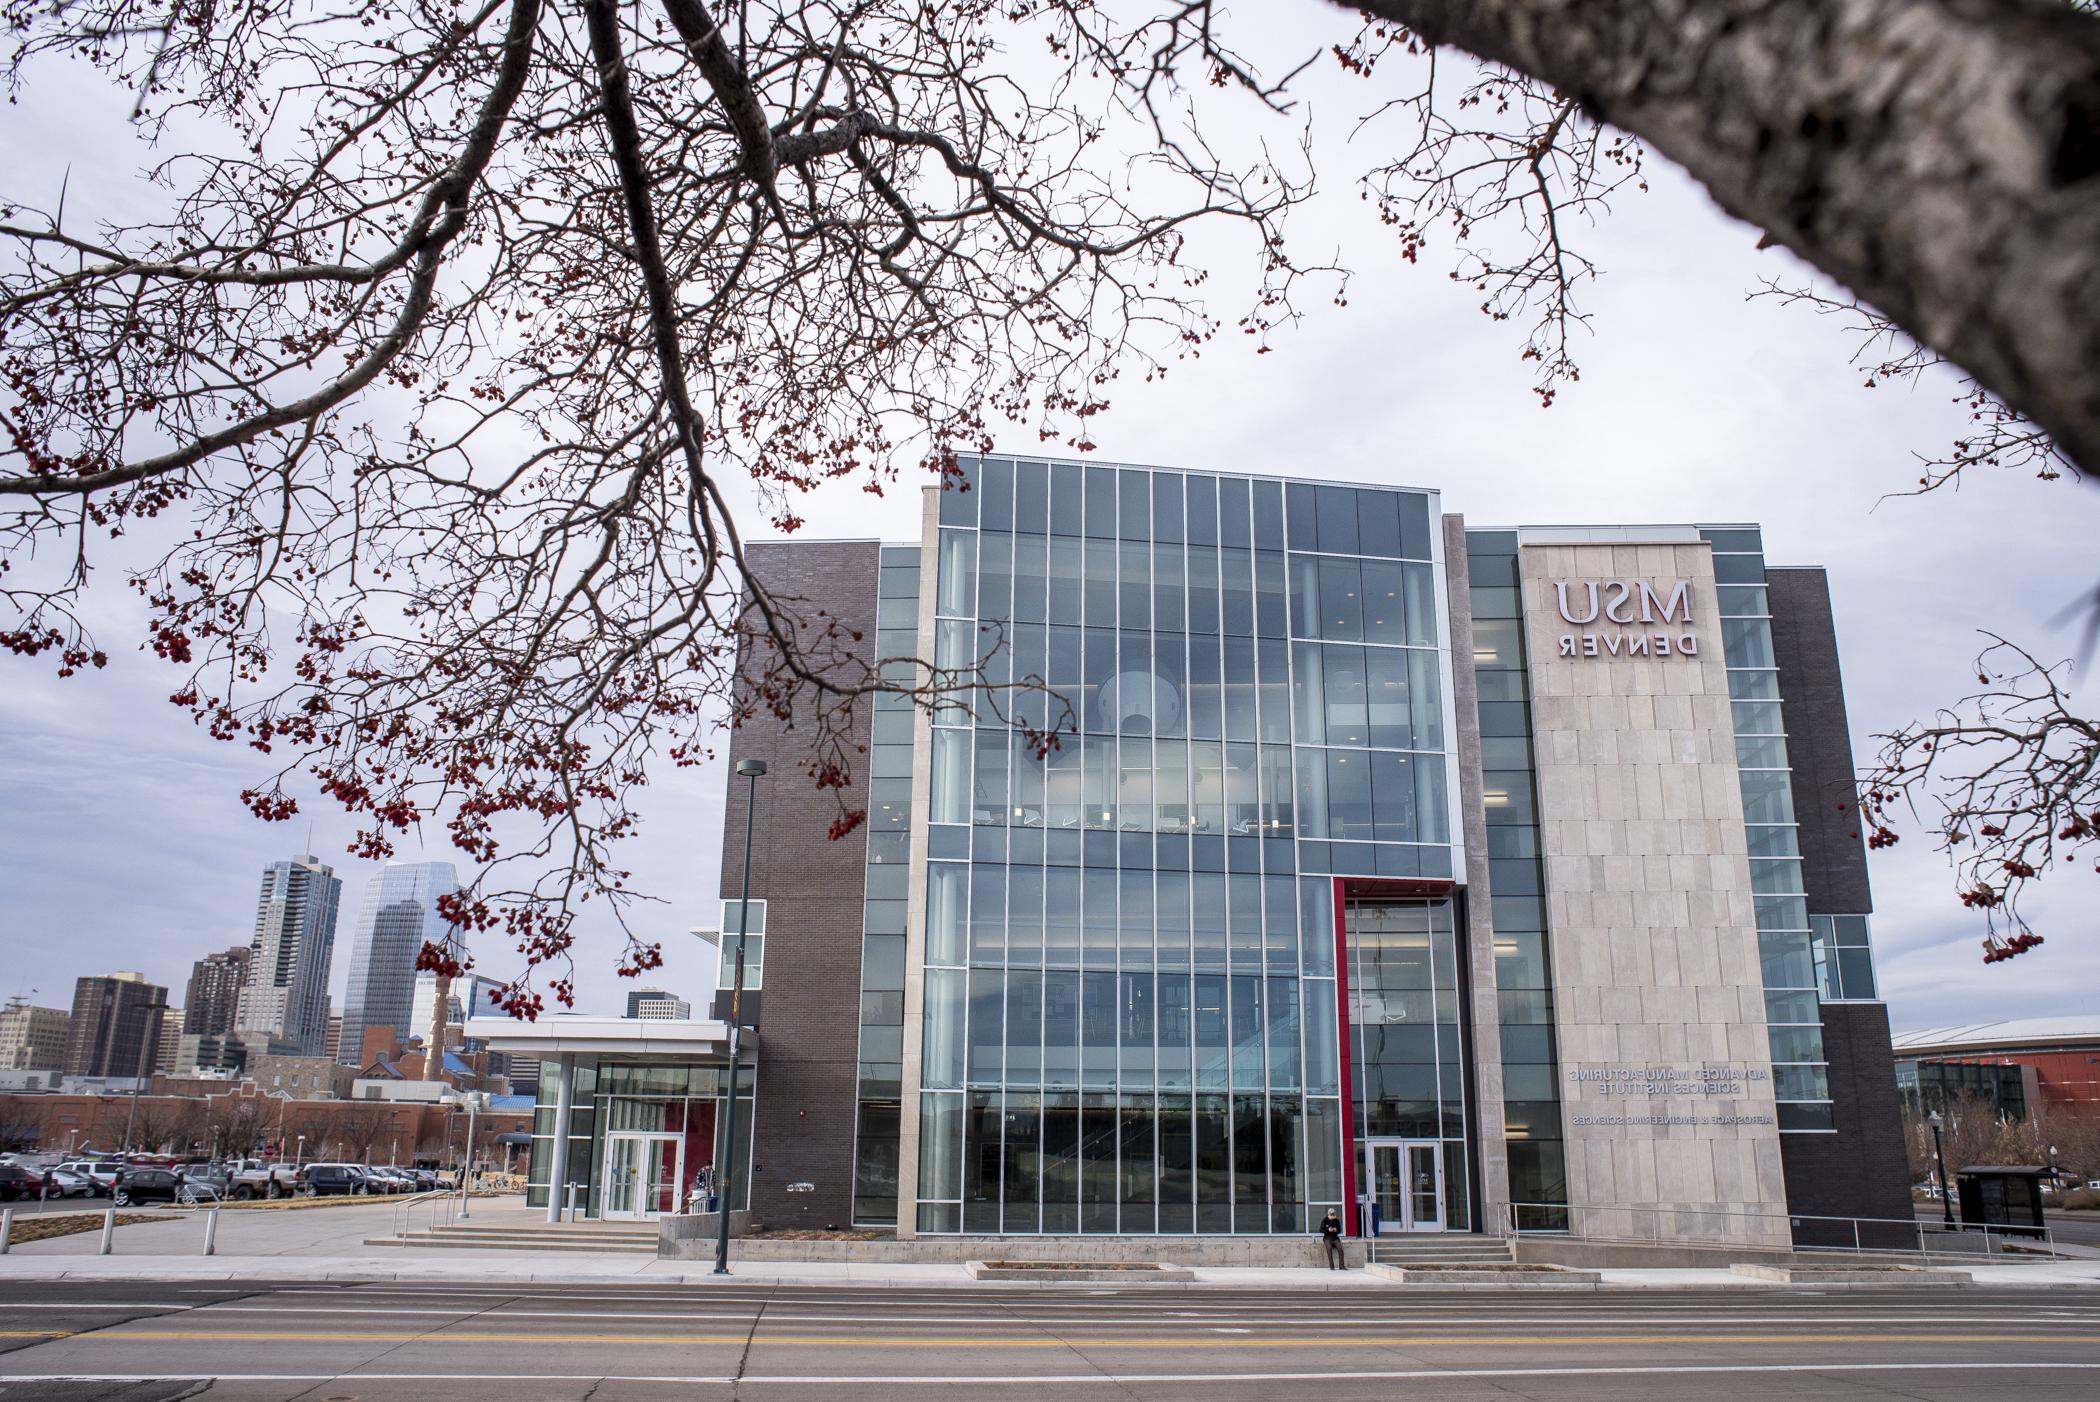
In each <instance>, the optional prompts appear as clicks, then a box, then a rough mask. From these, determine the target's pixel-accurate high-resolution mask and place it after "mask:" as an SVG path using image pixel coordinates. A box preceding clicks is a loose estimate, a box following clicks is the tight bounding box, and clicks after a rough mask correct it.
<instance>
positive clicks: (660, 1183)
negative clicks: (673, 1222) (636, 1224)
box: [600, 1132, 685, 1221]
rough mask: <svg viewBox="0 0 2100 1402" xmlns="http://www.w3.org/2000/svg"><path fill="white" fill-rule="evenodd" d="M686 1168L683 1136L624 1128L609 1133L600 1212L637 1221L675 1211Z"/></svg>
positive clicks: (606, 1140) (608, 1215)
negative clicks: (645, 1132)
mask: <svg viewBox="0 0 2100 1402" xmlns="http://www.w3.org/2000/svg"><path fill="white" fill-rule="evenodd" d="M684 1168H685V1141H684V1138H683V1136H680V1135H676V1134H634V1133H622V1132H615V1133H612V1134H609V1135H607V1136H606V1138H605V1183H604V1189H603V1196H602V1197H601V1198H600V1215H601V1216H604V1217H608V1218H614V1219H626V1220H630V1221H638V1220H642V1219H646V1218H652V1217H657V1216H661V1215H662V1214H663V1213H666V1212H676V1211H677V1210H678V1185H679V1183H680V1182H681V1180H682V1178H683V1173H684Z"/></svg>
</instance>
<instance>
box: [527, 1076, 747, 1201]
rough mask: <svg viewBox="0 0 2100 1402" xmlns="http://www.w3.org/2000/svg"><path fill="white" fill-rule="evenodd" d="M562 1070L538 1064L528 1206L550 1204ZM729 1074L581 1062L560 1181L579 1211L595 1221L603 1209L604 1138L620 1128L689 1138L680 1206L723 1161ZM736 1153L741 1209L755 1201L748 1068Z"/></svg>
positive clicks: (735, 1188) (742, 1079)
mask: <svg viewBox="0 0 2100 1402" xmlns="http://www.w3.org/2000/svg"><path fill="white" fill-rule="evenodd" d="M560 1076H561V1072H560V1069H559V1067H558V1066H557V1065H556V1062H555V1059H554V1058H553V1057H547V1058H545V1059H543V1060H542V1061H541V1062H540V1090H539V1106H538V1108H537V1109H536V1110H535V1111H534V1112H533V1122H532V1157H531V1160H530V1164H529V1167H528V1168H527V1171H526V1187H525V1202H526V1205H527V1206H530V1207H545V1206H546V1205H547V1187H548V1184H549V1182H550V1181H551V1178H552V1174H551V1169H552V1167H553V1162H554V1150H555V1145H554V1104H555V1099H556V1097H557V1096H558V1094H559V1085H560ZM726 1080H727V1073H726V1068H724V1067H720V1066H688V1065H684V1064H658V1063H639V1062H624V1061H615V1060H610V1059H601V1058H598V1057H579V1058H577V1064H576V1071H575V1082H574V1085H573V1088H572V1093H571V1096H570V1102H569V1144H568V1166H567V1168H566V1170H565V1171H564V1172H563V1175H562V1181H563V1182H564V1184H567V1185H571V1186H573V1187H574V1188H575V1190H576V1196H575V1201H576V1206H577V1208H578V1209H579V1211H581V1213H582V1214H583V1215H585V1216H589V1217H596V1216H598V1215H599V1214H600V1210H601V1208H602V1206H603V1203H602V1201H601V1197H602V1193H603V1189H604V1172H605V1138H606V1135H607V1134H608V1133H611V1132H613V1131H617V1130H650V1131H655V1132H661V1133H677V1134H679V1135H681V1136H682V1137H683V1138H684V1140H685V1147H684V1168H685V1177H684V1182H682V1183H681V1184H679V1185H678V1194H679V1201H680V1202H683V1200H684V1198H685V1196H686V1195H687V1194H688V1193H689V1192H690V1190H691V1188H692V1186H693V1180H694V1178H695V1176H696V1175H698V1173H699V1172H700V1170H701V1169H702V1168H703V1167H707V1166H709V1165H712V1164H714V1163H717V1162H719V1161H721V1159H722V1158H723V1153H722V1142H721V1137H722V1136H721V1131H722V1129H723V1121H724V1119H725V1118H726V1117H727V1108H728V1107H727V1105H726V1103H725V1100H726V1097H725V1096H724V1095H723V1093H722V1091H723V1086H724V1083H725V1082H726ZM737 1080H738V1087H737V1107H736V1151H735V1154H734V1157H733V1159H732V1160H731V1161H732V1162H734V1163H735V1164H736V1165H737V1166H738V1169H739V1171H738V1172H737V1173H735V1174H733V1175H731V1182H730V1192H731V1194H732V1195H733V1196H734V1197H735V1199H736V1202H735V1207H736V1208H737V1209H738V1210H741V1209H743V1208H745V1207H747V1206H748V1205H749V1203H750V1177H751V1125H752V1105H753V1095H754V1089H755V1086H756V1080H757V1077H756V1072H755V1071H754V1069H753V1068H752V1067H751V1066H749V1065H746V1066H744V1067H742V1068H741V1070H740V1073H739V1075H738V1077H737Z"/></svg>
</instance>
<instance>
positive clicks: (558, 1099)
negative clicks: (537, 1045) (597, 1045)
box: [547, 1052, 576, 1222]
mask: <svg viewBox="0 0 2100 1402" xmlns="http://www.w3.org/2000/svg"><path fill="white" fill-rule="evenodd" d="M557 1064H558V1065H559V1066H560V1068H561V1075H560V1077H559V1079H557V1080H556V1082H555V1091H554V1154H553V1157H552V1158H551V1160H550V1161H549V1162H548V1165H547V1220H548V1221H549V1222H559V1221H561V1201H562V1189H563V1188H564V1187H565V1186H566V1184H565V1183H564V1181H563V1180H564V1179H565V1178H566V1177H567V1175H568V1171H569V1098H570V1096H571V1095H573V1094H574V1092H575V1088H576V1054H575V1053H574V1052H563V1053H562V1054H561V1055H560V1057H559V1058H557Z"/></svg>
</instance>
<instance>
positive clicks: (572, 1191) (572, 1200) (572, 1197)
mask: <svg viewBox="0 0 2100 1402" xmlns="http://www.w3.org/2000/svg"><path fill="white" fill-rule="evenodd" d="M568 1188H569V1220H570V1221H571V1222H573V1221H575V1220H576V1185H575V1184H574V1183H571V1184H569V1185H568Z"/></svg>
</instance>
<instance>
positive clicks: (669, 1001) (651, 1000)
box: [627, 988, 693, 1022]
mask: <svg viewBox="0 0 2100 1402" xmlns="http://www.w3.org/2000/svg"><path fill="white" fill-rule="evenodd" d="M627 1016H629V1017H648V1018H659V1019H669V1020H671V1021H674V1022H687V1021H690V1020H691V1018H692V1016H693V1005H692V1004H691V1003H688V1002H687V1001H686V1000H685V999H683V998H681V997H679V996H678V995H677V994H675V993H667V992H665V991H664V990H663V989H661V988H635V989H630V990H628V993H627Z"/></svg>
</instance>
